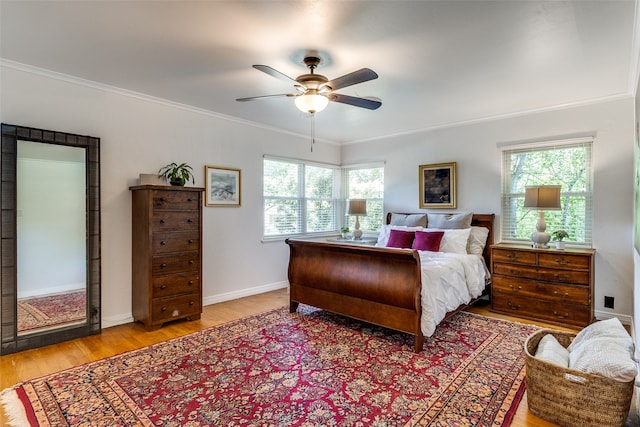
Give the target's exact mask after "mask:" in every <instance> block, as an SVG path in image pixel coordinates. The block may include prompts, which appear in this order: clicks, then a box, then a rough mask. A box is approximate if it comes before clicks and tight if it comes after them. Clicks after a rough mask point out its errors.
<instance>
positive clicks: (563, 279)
mask: <svg viewBox="0 0 640 427" xmlns="http://www.w3.org/2000/svg"><path fill="white" fill-rule="evenodd" d="M553 277H555V278H556V280H560V281H565V280H569V279H571V276H569V275H568V274H564V275H560V274H558V273H555V274H554V275H553Z"/></svg>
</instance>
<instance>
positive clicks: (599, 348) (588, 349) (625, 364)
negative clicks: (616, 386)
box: [569, 337, 638, 383]
mask: <svg viewBox="0 0 640 427" xmlns="http://www.w3.org/2000/svg"><path fill="white" fill-rule="evenodd" d="M632 355H633V352H632V351H629V348H628V346H627V345H626V344H624V343H623V342H621V341H620V340H616V339H615V338H604V337H602V338H592V339H589V340H588V341H585V342H584V343H583V344H582V345H580V346H579V347H578V348H576V349H575V350H572V351H571V352H570V353H569V368H571V369H575V370H577V371H582V372H587V373H591V374H598V375H602V376H605V377H607V378H611V379H614V380H616V381H621V382H625V383H626V382H629V381H633V379H634V378H635V377H636V374H637V373H638V370H637V366H636V362H635V361H634V360H633V359H632Z"/></svg>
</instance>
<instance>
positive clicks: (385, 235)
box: [376, 225, 425, 248]
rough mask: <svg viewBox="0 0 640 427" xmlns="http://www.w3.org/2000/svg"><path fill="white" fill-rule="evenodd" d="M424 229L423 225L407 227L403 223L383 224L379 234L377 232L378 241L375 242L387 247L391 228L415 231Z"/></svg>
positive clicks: (381, 246)
mask: <svg viewBox="0 0 640 427" xmlns="http://www.w3.org/2000/svg"><path fill="white" fill-rule="evenodd" d="M424 229H425V228H424V227H407V226H404V225H383V226H382V230H380V234H378V241H377V242H376V246H378V247H380V248H386V247H387V242H388V241H389V234H390V233H391V230H403V231H415V230H424Z"/></svg>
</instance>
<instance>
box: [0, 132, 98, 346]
mask: <svg viewBox="0 0 640 427" xmlns="http://www.w3.org/2000/svg"><path fill="white" fill-rule="evenodd" d="M19 140H20V141H33V142H41V143H45V144H57V145H66V146H71V147H80V148H84V149H85V153H86V154H85V155H86V165H87V166H86V171H87V173H86V186H85V188H86V200H87V209H86V213H87V252H86V253H87V269H86V271H87V281H86V283H87V298H86V300H87V315H86V322H85V323H82V324H79V325H71V326H62V327H60V328H55V329H52V330H47V331H42V332H34V333H31V334H23V335H18V326H17V315H18V304H17V297H18V280H17V261H18V260H17V236H16V233H17V216H16V214H17V212H16V209H17V200H16V197H17V187H16V184H17V183H16V169H17V168H16V161H17V154H18V153H17V146H18V141H19ZM0 152H1V154H2V158H1V163H2V170H1V171H0V204H1V206H2V216H1V221H0V236H1V252H0V264H1V265H2V276H1V278H0V291H1V295H2V300H1V301H0V319H1V323H0V338H1V343H0V355H2V354H9V353H15V352H18V351H22V350H27V349H30V348H36V347H42V346H45V345H49V344H55V343H58V342H62V341H67V340H71V339H74V338H80V337H84V336H87V335H92V334H98V333H100V332H101V330H102V325H101V318H102V314H101V309H100V286H101V283H100V279H101V267H100V139H99V138H94V137H90V136H81V135H74V134H69V133H64V132H56V131H50V130H42V129H35V128H29V127H24V126H17V125H10V124H5V123H2V147H1V150H0Z"/></svg>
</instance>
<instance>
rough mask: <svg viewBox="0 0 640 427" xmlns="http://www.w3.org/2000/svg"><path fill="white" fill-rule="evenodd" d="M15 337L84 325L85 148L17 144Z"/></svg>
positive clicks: (85, 273)
mask: <svg viewBox="0 0 640 427" xmlns="http://www.w3.org/2000/svg"><path fill="white" fill-rule="evenodd" d="M17 153H18V154H17V162H16V178H17V179H16V187H17V214H16V215H17V254H18V259H17V267H18V268H17V283H18V307H17V308H18V312H17V319H18V320H17V328H18V335H23V334H28V333H35V332H40V331H44V330H50V329H52V328H57V327H62V326H67V325H72V324H81V323H84V322H86V313H87V304H86V288H87V265H86V260H87V254H86V252H87V251H86V246H87V243H86V230H87V227H86V214H87V213H86V206H87V204H86V197H85V193H86V191H85V176H86V167H85V163H86V162H85V148H81V147H67V146H64V145H53V144H43V143H40V142H33V141H21V140H18V146H17Z"/></svg>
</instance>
